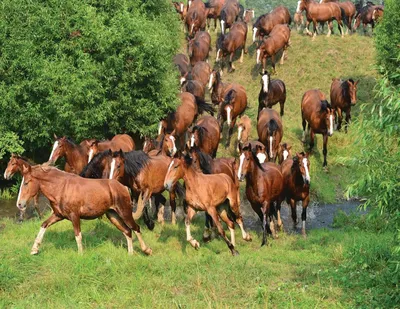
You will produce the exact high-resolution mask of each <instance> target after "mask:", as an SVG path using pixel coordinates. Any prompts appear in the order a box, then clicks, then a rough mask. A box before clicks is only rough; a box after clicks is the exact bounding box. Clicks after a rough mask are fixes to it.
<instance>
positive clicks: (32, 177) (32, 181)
mask: <svg viewBox="0 0 400 309" xmlns="http://www.w3.org/2000/svg"><path fill="white" fill-rule="evenodd" d="M22 175H23V177H24V178H23V179H24V182H23V185H22V186H21V189H20V192H19V195H18V200H17V206H18V208H20V209H23V208H25V207H26V204H27V202H28V201H29V200H30V199H31V198H32V197H34V196H36V195H37V194H38V192H39V190H40V192H42V193H43V195H44V196H46V197H47V199H48V200H49V201H50V205H51V208H52V209H53V213H52V214H51V215H50V217H49V218H48V219H47V220H46V221H44V222H43V224H42V226H41V228H40V232H39V234H38V236H37V237H36V240H35V243H34V244H33V247H32V251H31V254H38V252H39V246H40V244H41V243H42V240H43V236H44V233H45V232H46V229H47V228H48V227H50V226H51V225H53V224H54V223H56V222H59V221H61V220H64V219H67V220H70V221H71V222H72V225H73V227H74V232H75V240H76V243H77V245H78V252H79V253H82V252H83V247H82V234H81V227H80V221H81V219H86V220H88V219H89V220H90V219H95V218H98V217H100V216H102V215H104V214H106V215H107V218H108V219H109V220H110V221H111V223H113V224H114V225H115V226H116V227H117V228H118V229H119V230H120V231H121V232H122V233H124V235H125V238H126V240H127V243H128V253H129V254H133V246H132V230H133V231H134V232H135V234H136V236H137V238H138V240H139V243H140V247H141V249H142V251H143V252H144V253H145V254H147V255H150V254H151V253H152V250H151V249H150V248H149V247H147V246H146V244H145V243H144V241H143V239H142V234H141V233H140V227H139V225H137V224H136V222H135V220H134V219H133V217H132V206H131V198H130V195H129V191H128V189H127V188H126V187H125V186H123V185H122V184H120V183H119V182H117V181H115V180H108V179H86V178H82V177H79V176H78V175H73V174H70V173H66V172H63V171H60V170H58V169H57V168H55V167H50V166H45V165H37V166H33V167H32V166H30V165H29V166H28V167H25V166H24V167H23V170H22Z"/></svg>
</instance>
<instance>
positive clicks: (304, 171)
mask: <svg viewBox="0 0 400 309" xmlns="http://www.w3.org/2000/svg"><path fill="white" fill-rule="evenodd" d="M296 169H298V170H300V173H301V175H302V177H303V181H304V183H305V184H306V185H310V181H311V178H310V160H309V158H308V153H306V154H305V153H304V152H301V153H296V156H295V157H294V158H293V165H292V171H295V170H296Z"/></svg>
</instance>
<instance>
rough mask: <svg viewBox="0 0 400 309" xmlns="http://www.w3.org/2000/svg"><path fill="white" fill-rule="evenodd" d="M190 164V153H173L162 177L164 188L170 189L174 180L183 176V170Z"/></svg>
mask: <svg viewBox="0 0 400 309" xmlns="http://www.w3.org/2000/svg"><path fill="white" fill-rule="evenodd" d="M191 164H192V158H191V157H190V155H189V154H188V153H187V154H185V155H184V154H182V153H181V151H180V150H179V151H177V153H175V155H174V157H173V159H172V161H171V163H170V164H169V166H168V171H167V174H166V175H165V179H164V187H165V189H166V190H168V191H169V190H171V189H172V188H173V187H174V185H175V184H176V182H177V181H178V180H179V179H181V178H182V177H183V176H184V170H185V168H187V167H188V166H190V165H191Z"/></svg>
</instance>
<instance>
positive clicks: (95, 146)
mask: <svg viewBox="0 0 400 309" xmlns="http://www.w3.org/2000/svg"><path fill="white" fill-rule="evenodd" d="M107 149H111V151H118V150H120V149H122V151H125V152H128V151H132V150H135V142H134V141H133V139H132V137H130V136H129V135H128V134H117V135H115V136H114V137H113V138H112V139H111V140H106V141H99V140H95V141H94V142H92V144H91V145H90V147H89V153H88V156H89V158H88V162H90V160H92V158H93V156H94V155H96V154H97V153H99V152H102V151H104V150H107Z"/></svg>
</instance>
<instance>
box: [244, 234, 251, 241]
mask: <svg viewBox="0 0 400 309" xmlns="http://www.w3.org/2000/svg"><path fill="white" fill-rule="evenodd" d="M243 239H244V240H245V241H252V240H253V239H252V238H251V235H250V233H247V235H246V237H245V238H243Z"/></svg>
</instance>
